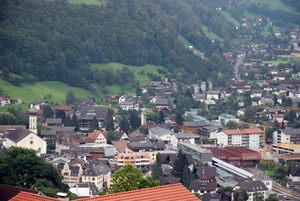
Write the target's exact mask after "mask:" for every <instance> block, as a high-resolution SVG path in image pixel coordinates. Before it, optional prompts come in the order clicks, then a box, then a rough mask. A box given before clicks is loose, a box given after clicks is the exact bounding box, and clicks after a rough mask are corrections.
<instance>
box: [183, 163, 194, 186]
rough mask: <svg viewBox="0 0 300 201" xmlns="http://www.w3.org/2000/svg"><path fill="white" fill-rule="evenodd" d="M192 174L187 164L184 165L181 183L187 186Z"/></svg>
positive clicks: (191, 179)
mask: <svg viewBox="0 0 300 201" xmlns="http://www.w3.org/2000/svg"><path fill="white" fill-rule="evenodd" d="M193 179H194V178H193V174H192V173H191V171H190V169H189V168H188V166H187V165H185V166H184V169H183V173H182V184H183V185H184V186H185V187H186V188H188V187H189V186H190V184H191V182H192V181H193Z"/></svg>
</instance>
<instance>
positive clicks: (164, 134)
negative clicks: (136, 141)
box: [148, 127, 174, 148]
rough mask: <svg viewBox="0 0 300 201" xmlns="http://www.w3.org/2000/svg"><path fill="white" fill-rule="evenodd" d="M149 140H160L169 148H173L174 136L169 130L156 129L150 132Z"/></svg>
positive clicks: (151, 129)
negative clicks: (172, 139) (172, 140)
mask: <svg viewBox="0 0 300 201" xmlns="http://www.w3.org/2000/svg"><path fill="white" fill-rule="evenodd" d="M148 132H149V138H150V139H153V140H158V141H161V142H164V143H165V144H167V145H166V146H167V148H171V135H172V134H174V132H173V131H170V130H168V129H164V128H159V127H154V128H150V129H149V130H148Z"/></svg>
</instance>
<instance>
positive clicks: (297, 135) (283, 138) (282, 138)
mask: <svg viewBox="0 0 300 201" xmlns="http://www.w3.org/2000/svg"><path fill="white" fill-rule="evenodd" d="M273 143H274V144H276V143H293V144H300V129H299V128H293V129H291V128H289V129H278V130H277V131H274V132H273Z"/></svg>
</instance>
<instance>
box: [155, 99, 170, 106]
mask: <svg viewBox="0 0 300 201" xmlns="http://www.w3.org/2000/svg"><path fill="white" fill-rule="evenodd" d="M155 104H157V105H168V99H166V98H162V99H156V101H155Z"/></svg>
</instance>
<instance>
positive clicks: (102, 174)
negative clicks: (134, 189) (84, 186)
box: [82, 161, 111, 191]
mask: <svg viewBox="0 0 300 201" xmlns="http://www.w3.org/2000/svg"><path fill="white" fill-rule="evenodd" d="M110 175H111V170H110V168H109V167H108V166H107V165H104V164H102V163H101V162H99V161H98V162H96V163H92V164H89V167H88V168H87V169H86V170H85V171H84V173H83V174H82V182H84V183H85V182H93V183H94V184H95V185H96V186H97V188H98V190H99V191H101V190H102V189H103V187H105V186H106V183H107V180H108V179H109V177H110Z"/></svg>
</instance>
